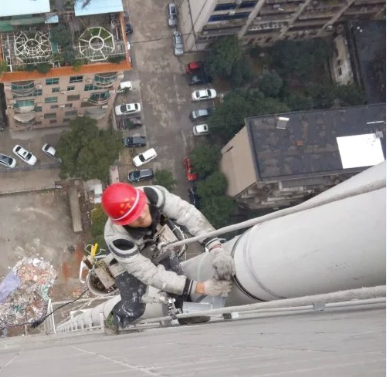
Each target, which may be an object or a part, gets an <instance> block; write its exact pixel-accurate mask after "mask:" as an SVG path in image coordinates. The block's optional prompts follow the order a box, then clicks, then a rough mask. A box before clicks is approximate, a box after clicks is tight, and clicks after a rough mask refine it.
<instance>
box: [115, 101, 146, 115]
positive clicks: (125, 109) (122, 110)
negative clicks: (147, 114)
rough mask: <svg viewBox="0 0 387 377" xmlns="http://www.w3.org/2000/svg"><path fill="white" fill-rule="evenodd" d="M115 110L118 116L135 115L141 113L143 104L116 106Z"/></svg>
mask: <svg viewBox="0 0 387 377" xmlns="http://www.w3.org/2000/svg"><path fill="white" fill-rule="evenodd" d="M114 110H115V112H116V115H124V114H135V113H139V112H140V111H141V104H139V103H127V104H125V105H119V106H116V107H115V109H114Z"/></svg>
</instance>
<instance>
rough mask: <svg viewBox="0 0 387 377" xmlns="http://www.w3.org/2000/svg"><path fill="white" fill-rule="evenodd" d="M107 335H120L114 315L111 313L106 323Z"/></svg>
mask: <svg viewBox="0 0 387 377" xmlns="http://www.w3.org/2000/svg"><path fill="white" fill-rule="evenodd" d="M104 325H105V334H106V335H118V326H117V325H116V323H115V322H114V315H113V313H110V314H109V315H108V317H107V318H106V319H105V321H104Z"/></svg>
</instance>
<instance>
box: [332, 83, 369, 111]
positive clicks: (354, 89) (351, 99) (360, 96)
mask: <svg viewBox="0 0 387 377" xmlns="http://www.w3.org/2000/svg"><path fill="white" fill-rule="evenodd" d="M334 94H335V97H336V98H337V100H338V102H339V104H340V106H357V105H363V104H365V102H366V97H365V93H364V91H363V90H362V89H361V88H360V87H358V86H357V85H355V84H348V85H336V86H335V88H334Z"/></svg>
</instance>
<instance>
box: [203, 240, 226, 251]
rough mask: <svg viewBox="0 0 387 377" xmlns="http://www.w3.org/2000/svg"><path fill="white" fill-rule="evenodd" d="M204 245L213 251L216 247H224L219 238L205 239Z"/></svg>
mask: <svg viewBox="0 0 387 377" xmlns="http://www.w3.org/2000/svg"><path fill="white" fill-rule="evenodd" d="M204 247H205V248H206V249H208V250H209V251H211V250H212V249H213V248H215V247H222V244H221V243H220V240H219V238H212V239H210V240H205V243H204Z"/></svg>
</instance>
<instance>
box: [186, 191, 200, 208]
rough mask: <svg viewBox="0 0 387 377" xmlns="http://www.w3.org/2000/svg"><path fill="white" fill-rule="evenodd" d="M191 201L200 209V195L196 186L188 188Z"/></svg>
mask: <svg viewBox="0 0 387 377" xmlns="http://www.w3.org/2000/svg"><path fill="white" fill-rule="evenodd" d="M188 197H189V202H190V203H191V204H193V205H194V206H195V207H196V208H197V209H200V196H199V195H198V194H197V193H196V186H193V187H191V188H189V189H188Z"/></svg>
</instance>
